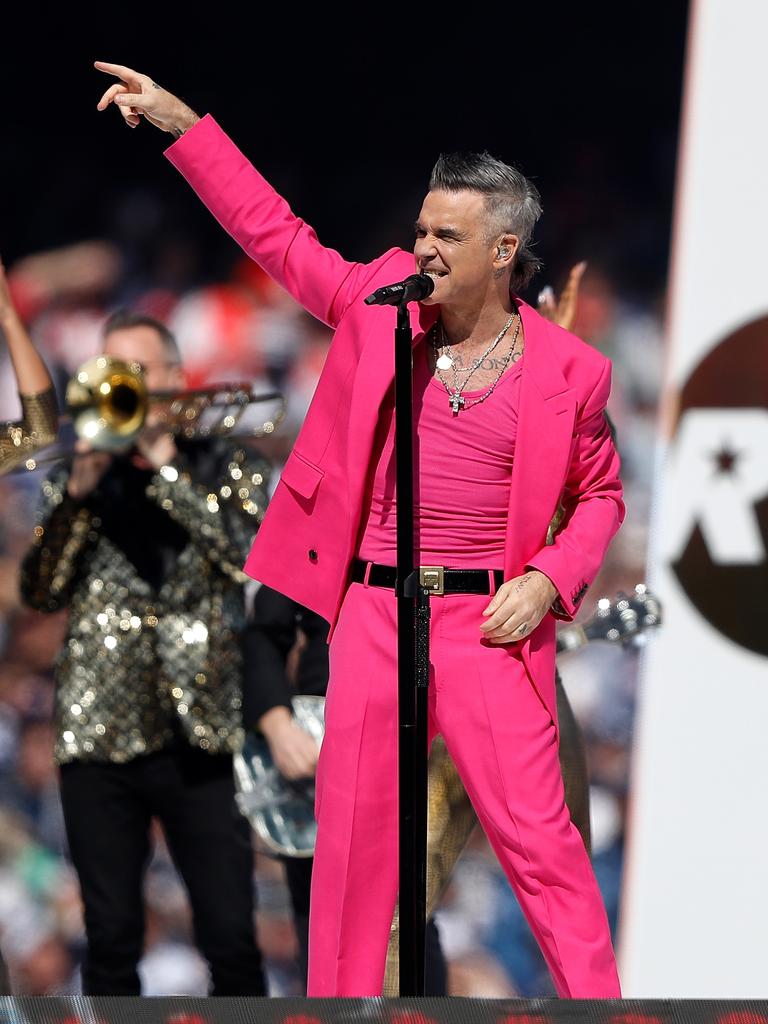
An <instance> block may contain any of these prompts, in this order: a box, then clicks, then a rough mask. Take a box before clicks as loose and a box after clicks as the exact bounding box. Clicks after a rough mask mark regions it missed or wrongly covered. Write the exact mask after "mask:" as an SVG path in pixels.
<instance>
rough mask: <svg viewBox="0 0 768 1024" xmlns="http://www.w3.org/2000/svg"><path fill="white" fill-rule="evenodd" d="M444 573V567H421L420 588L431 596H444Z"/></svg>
mask: <svg viewBox="0 0 768 1024" xmlns="http://www.w3.org/2000/svg"><path fill="white" fill-rule="evenodd" d="M443 572H444V570H443V567H442V565H420V566H419V586H420V587H423V588H424V589H425V590H428V591H429V592H430V593H431V594H438V595H439V594H444V593H445V588H444V583H443Z"/></svg>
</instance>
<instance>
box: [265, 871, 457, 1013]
mask: <svg viewBox="0 0 768 1024" xmlns="http://www.w3.org/2000/svg"><path fill="white" fill-rule="evenodd" d="M280 859H281V860H282V862H283V864H284V865H285V880H286V882H287V883H288V888H289V890H290V893H291V903H292V905H293V923H294V927H295V929H296V938H297V940H298V944H299V963H300V966H301V971H302V980H303V983H304V988H305V990H306V985H307V946H308V942H309V887H310V880H311V877H312V858H311V857H281V858H280ZM425 966H426V969H425V973H424V990H425V991H424V994H425V995H427V996H445V995H447V994H448V968H447V965H446V963H445V957H444V956H443V950H442V947H441V945H440V934H439V932H438V930H437V925H436V924H435V922H434V920H433V919H432V918H431V917H430V918H429V920H428V921H427V935H426V965H425Z"/></svg>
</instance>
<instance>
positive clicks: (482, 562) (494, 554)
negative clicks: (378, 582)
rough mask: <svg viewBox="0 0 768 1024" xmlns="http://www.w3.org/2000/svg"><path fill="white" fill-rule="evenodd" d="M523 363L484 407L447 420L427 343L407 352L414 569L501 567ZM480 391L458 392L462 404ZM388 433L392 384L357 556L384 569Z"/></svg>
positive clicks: (390, 502)
mask: <svg viewBox="0 0 768 1024" xmlns="http://www.w3.org/2000/svg"><path fill="white" fill-rule="evenodd" d="M523 358H525V357H523ZM522 362H523V360H519V361H518V362H517V363H516V364H515V365H514V366H513V367H512V368H511V369H508V370H507V371H506V373H505V374H504V375H503V376H502V378H501V380H500V381H499V382H498V384H497V385H496V387H495V389H494V391H493V393H492V394H491V395H490V396H489V397H488V398H487V399H486V400H485V401H484V402H480V403H479V404H477V405H474V406H472V407H471V408H466V409H462V410H460V412H459V414H458V415H457V416H454V414H453V411H452V409H451V406H450V404H449V398H448V392H447V391H446V389H445V387H444V385H443V384H442V382H441V381H440V380H438V379H436V378H434V377H433V376H432V375H431V373H430V370H429V364H428V361H427V350H426V344H425V343H424V342H419V343H418V344H417V345H416V347H415V348H414V368H413V407H414V409H413V416H414V433H415V436H416V443H415V448H414V466H415V472H414V517H415V534H416V545H415V546H416V553H417V562H418V564H420V565H445V566H450V567H453V568H456V569H501V568H503V566H504V540H505V535H506V525H507V512H508V508H509V485H510V479H511V475H512V458H513V455H514V450H515V436H516V433H517V405H518V395H519V391H520V376H521V372H522ZM446 379H447V380H450V377H448V376H447V375H446ZM485 390H487V389H483V390H481V391H465V392H464V395H463V397H464V398H466V400H467V404H468V405H469V404H470V403H471V402H472V401H473V400H474V399H476V398H479V397H480V395H482V394H483V393H484V391H485ZM394 434H395V428H394V385H393V388H392V389H391V390H390V392H389V393H388V394H387V398H386V399H385V401H384V403H383V404H382V409H381V416H380V418H379V424H378V427H377V431H376V438H375V445H374V453H373V458H372V460H371V471H370V475H369V479H368V485H367V492H366V500H367V505H366V506H365V508H364V512H363V518H362V523H363V526H362V530H361V538H360V543H359V544H358V552H357V553H358V557H360V558H363V559H365V560H366V561H371V562H381V563H383V564H385V565H395V563H396V561H397V536H396V520H395V510H396V505H397V494H396V486H395V450H394Z"/></svg>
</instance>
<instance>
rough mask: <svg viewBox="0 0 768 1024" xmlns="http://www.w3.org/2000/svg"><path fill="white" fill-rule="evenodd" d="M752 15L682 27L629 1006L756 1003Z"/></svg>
mask: <svg viewBox="0 0 768 1024" xmlns="http://www.w3.org/2000/svg"><path fill="white" fill-rule="evenodd" d="M767 104H768V3H765V2H756V0H698V2H696V3H695V4H694V5H693V14H692V21H691V26H690V30H689V46H688V64H687V74H686V85H685V97H684V115H683V127H682V136H681V138H682V142H681V151H680V160H679V171H678V186H677V208H676V216H675V231H674V242H673V263H672V277H671V287H670V299H671V307H670V317H669V323H668V335H667V337H668V346H669V348H668V356H667V366H666V395H665V415H664V417H663V423H664V426H663V430H664V443H663V445H662V453H661V454H660V457H659V467H658V475H657V491H656V502H655V511H654V522H653V524H652V527H653V528H652V552H651V564H650V583H651V586H652V588H653V590H654V591H655V592H656V593H657V594H658V595H659V597H660V598H661V600H662V602H663V605H664V625H663V626H662V628H661V630H660V631H659V633H658V634H657V635H655V636H654V639H653V641H652V643H651V644H650V645H649V648H648V651H647V652H646V656H645V661H644V669H643V674H642V685H641V689H640V700H639V710H638V721H637V731H636V746H635V753H634V761H633V771H632V794H633V796H632V806H631V810H630V823H629V842H628V853H627V861H626V868H625V875H624V890H623V891H624V896H623V904H622V915H621V924H620V928H621V931H620V935H619V952H620V964H621V974H622V979H623V984H624V992H625V995H627V996H630V997H635V996H638V997H639V996H644V997H653V996H657V997H688V998H692V997H704V998H718V997H741V998H749V997H766V996H768V738H767V737H766V724H767V723H768V565H767V562H768V558H767V555H766V548H767V545H768V259H766V249H767V248H768V131H767V130H766V106H767Z"/></svg>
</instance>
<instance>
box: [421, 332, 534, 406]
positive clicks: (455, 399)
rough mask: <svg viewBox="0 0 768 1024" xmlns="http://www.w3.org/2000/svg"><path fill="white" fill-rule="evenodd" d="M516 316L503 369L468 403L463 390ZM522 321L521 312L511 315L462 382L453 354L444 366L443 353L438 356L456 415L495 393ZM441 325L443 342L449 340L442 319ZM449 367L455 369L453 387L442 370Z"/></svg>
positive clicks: (443, 381) (442, 381) (439, 365)
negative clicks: (487, 386) (485, 389)
mask: <svg viewBox="0 0 768 1024" xmlns="http://www.w3.org/2000/svg"><path fill="white" fill-rule="evenodd" d="M515 316H517V325H516V327H515V334H514V337H513V338H512V345H511V346H510V348H509V351H508V352H507V354H506V355H505V356H504V358H503V360H502V364H501V370H500V371H499V373H498V375H497V376H496V379H495V380H494V381H493V383H492V384H491V386H490V387H489V388H488V390H487V391H485V392H484V393H483V394H482V395H480V396H479V397H478V398H476V399H475V400H474V401H472V402H469V403H467V401H466V399H464V398H463V397H462V392H463V391H466V388H467V384H468V383H469V382H470V380H471V379H472V376H473V375H474V373H475V372H476V371H477V370H478V369H479V368H480V366H482V364H483V362H484V360H485V359H487V358H488V356H489V355H490V354H491V352H493V350H494V349H495V348H496V346H497V345H498V344H499V342H500V341H501V340H502V338H503V337H504V335H505V334H506V333H507V331H508V330H509V328H510V326H511V325H512V321H513V320H514V319H515ZM520 322H521V321H520V315H519V313H512V315H511V316H510V318H509V320H507V322H506V323H505V324H504V326H503V327H502V329H501V330H500V331H499V333H498V335H497V336H496V337H495V338H494V340H493V341H492V342H491V344H490V345H489V346H488V348H487V349H486V350H485V352H484V353H483V354H482V355H481V356H480V358H479V359H475V360H473V362H472V365H471V367H470V369H469V376H468V377H466V379H465V380H464V381H463V382H462V383H461V384H459V379H458V372H459V371H457V370H456V367H455V364H454V360H453V358H452V357H451V356H448V359H450V364H448V365H446V364H445V363H444V364H443V365H442V366H441V360H442V359H443V355H441V356H440V357H439V358H438V360H437V362H436V369H437V376H438V377H439V378H440V381H441V383H442V385H443V387H444V388H445V390H446V391H447V392H448V404H449V405H450V407H451V409H452V410H453V415H454V416H458V415H459V409H471V408H472V406H473V405H479V404H480V403H481V402H484V401H485V400H486V398H488V396H489V395H491V394H493V391H494V390H495V388H496V385H497V384H498V383H499V381H500V380H501V378H502V376H503V375H504V371H505V370H506V369H507V367H508V366H509V363H510V360H511V359H512V354H513V352H514V351H515V348H516V347H517V339H518V337H519V335H520ZM435 326H437V325H435ZM439 326H440V334H441V339H442V340H443V342H447V339H446V337H445V330H444V328H443V324H442V321H440V324H439ZM433 344H434V345H435V347H436V348H437V347H440V348H446V347H447V348H449V349H450V345H447V344H444V345H440V346H438V345H437V344H436V343H435V342H433ZM449 367H450V369H452V370H453V389H451V387H450V386H449V384H448V382H447V381H446V379H445V377H443V374H442V372H441V371H442V370H443V369H448V368H449ZM461 372H466V369H465V370H463V371H461Z"/></svg>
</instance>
